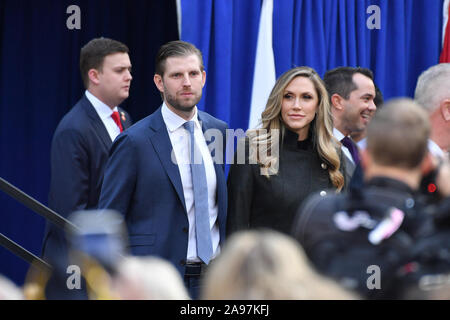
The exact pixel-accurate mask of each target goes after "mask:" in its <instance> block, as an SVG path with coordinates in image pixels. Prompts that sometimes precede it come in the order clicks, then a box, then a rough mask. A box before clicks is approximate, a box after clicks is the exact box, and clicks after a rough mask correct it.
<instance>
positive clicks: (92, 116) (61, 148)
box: [42, 95, 131, 264]
mask: <svg viewBox="0 0 450 320" xmlns="http://www.w3.org/2000/svg"><path fill="white" fill-rule="evenodd" d="M119 112H120V113H121V112H124V115H125V118H126V120H125V121H123V119H121V122H122V126H123V128H124V129H126V128H128V127H129V126H130V125H131V119H130V117H129V115H128V114H127V113H126V112H125V111H124V110H122V109H120V108H119ZM111 145H112V141H111V137H110V136H109V134H108V131H107V130H106V127H105V125H104V124H103V122H102V120H101V119H100V117H99V116H98V114H97V112H96V111H95V109H94V107H93V106H92V104H91V103H90V102H89V100H88V99H87V98H86V95H83V97H82V98H81V99H80V100H79V101H78V102H77V104H76V105H75V106H74V107H73V108H72V109H71V110H70V111H69V112H68V113H67V114H66V115H65V116H64V117H63V118H62V120H61V121H60V123H59V125H58V127H57V128H56V131H55V134H54V136H53V140H52V147H51V182H50V193H49V200H48V205H49V207H50V208H51V209H53V210H54V211H55V212H57V213H58V214H60V215H62V216H63V217H65V218H67V217H68V216H69V215H70V214H71V213H72V212H73V211H76V210H87V209H95V208H97V204H98V199H99V197H100V190H101V185H102V181H103V173H104V168H105V165H106V162H107V160H108V154H109V149H110V147H111ZM66 255H67V244H66V240H65V236H64V230H60V229H59V228H58V227H56V226H54V225H53V224H51V223H49V222H47V225H46V231H45V235H44V241H43V245H42V256H43V257H44V259H45V260H47V261H49V262H50V263H52V264H54V263H58V262H63V261H66ZM63 263H64V262H63Z"/></svg>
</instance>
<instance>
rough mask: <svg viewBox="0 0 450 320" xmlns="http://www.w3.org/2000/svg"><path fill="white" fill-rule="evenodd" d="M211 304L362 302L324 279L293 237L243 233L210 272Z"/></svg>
mask: <svg viewBox="0 0 450 320" xmlns="http://www.w3.org/2000/svg"><path fill="white" fill-rule="evenodd" d="M201 297H202V299H205V300H323V299H336V300H342V299H345V300H347V299H358V296H357V295H356V294H355V293H353V292H350V291H347V290H345V289H343V288H342V287H341V286H339V285H338V284H337V283H336V282H334V281H333V280H331V279H329V278H325V277H323V276H321V275H319V274H318V273H317V272H316V271H315V270H314V268H313V267H312V266H311V265H310V263H309V261H308V259H307V257H306V255H305V253H304V252H303V250H302V248H301V247H300V245H298V243H297V242H296V241H295V240H294V239H292V238H291V237H289V236H287V235H284V234H282V233H280V232H276V231H269V230H261V231H254V230H253V231H241V232H237V233H235V234H234V235H233V236H232V237H231V238H230V240H229V241H228V242H227V243H226V244H225V247H224V250H223V252H222V253H221V254H220V256H219V257H218V258H217V260H215V261H213V262H212V263H211V266H210V267H209V269H208V270H207V271H206V274H205V279H204V287H203V292H202V296H201Z"/></svg>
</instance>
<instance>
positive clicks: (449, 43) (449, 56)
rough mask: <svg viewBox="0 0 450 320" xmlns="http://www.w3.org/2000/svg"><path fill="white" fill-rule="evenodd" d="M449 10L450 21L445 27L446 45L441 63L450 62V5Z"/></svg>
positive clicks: (449, 20) (443, 48)
mask: <svg viewBox="0 0 450 320" xmlns="http://www.w3.org/2000/svg"><path fill="white" fill-rule="evenodd" d="M447 10H448V11H449V15H448V16H449V19H448V21H447V26H446V27H445V38H444V45H443V47H442V52H441V58H440V59H439V62H440V63H444V62H450V5H449V6H448V8H447Z"/></svg>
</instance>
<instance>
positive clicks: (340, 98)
mask: <svg viewBox="0 0 450 320" xmlns="http://www.w3.org/2000/svg"><path fill="white" fill-rule="evenodd" d="M323 81H324V82H325V85H326V87H327V90H328V95H329V96H330V102H331V112H332V114H333V124H334V130H333V134H334V136H335V138H336V139H338V140H339V141H340V142H341V143H342V151H343V153H344V155H345V157H344V161H345V169H346V175H345V178H346V184H347V185H348V183H349V182H350V179H351V177H352V175H353V172H354V170H355V167H356V166H357V165H358V163H359V152H358V147H357V145H356V143H355V142H354V141H353V140H352V139H351V138H350V134H351V133H352V132H359V131H363V130H365V129H366V127H367V125H368V123H369V122H370V119H371V118H372V117H373V115H374V114H375V111H376V109H377V107H376V105H375V103H374V101H373V100H374V98H375V84H374V82H373V74H372V71H370V70H369V69H366V68H352V67H339V68H335V69H332V70H329V71H327V72H326V73H325V75H324V78H323Z"/></svg>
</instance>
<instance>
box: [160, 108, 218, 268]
mask: <svg viewBox="0 0 450 320" xmlns="http://www.w3.org/2000/svg"><path fill="white" fill-rule="evenodd" d="M161 113H162V117H163V119H164V123H165V124H166V127H167V131H168V133H169V138H170V142H171V143H172V148H173V152H172V161H174V163H177V164H178V170H179V172H180V177H181V183H182V185H183V194H184V201H185V204H186V211H187V214H188V221H189V239H188V251H187V256H186V260H187V261H188V262H199V261H200V259H199V258H198V257H197V243H196V240H195V206H194V190H193V188H192V176H191V166H190V164H189V161H190V160H189V159H190V146H189V140H190V135H189V132H188V131H187V130H186V129H185V128H184V127H183V124H184V123H185V122H186V120H184V119H183V118H181V117H180V116H178V115H177V114H175V113H174V112H172V111H171V110H170V109H169V108H168V107H167V106H166V104H165V103H163V106H162V108H161ZM191 121H194V123H195V126H194V136H195V141H196V143H197V146H198V148H199V150H200V152H201V154H202V157H203V162H204V165H205V173H206V181H207V184H208V207H209V226H210V229H211V240H212V248H213V257H212V258H214V257H215V256H217V255H218V254H219V252H220V248H219V240H220V235H219V228H218V226H217V224H216V221H217V213H218V206H217V201H216V191H217V179H216V171H215V170H214V163H213V160H212V158H211V153H210V152H209V149H208V146H207V144H206V141H205V137H204V136H203V131H202V128H201V125H200V123H199V121H198V116H197V107H195V114H194V117H193V118H192V119H191ZM180 214H181V213H180Z"/></svg>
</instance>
